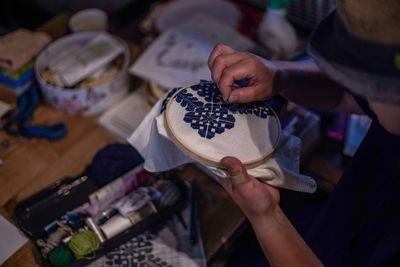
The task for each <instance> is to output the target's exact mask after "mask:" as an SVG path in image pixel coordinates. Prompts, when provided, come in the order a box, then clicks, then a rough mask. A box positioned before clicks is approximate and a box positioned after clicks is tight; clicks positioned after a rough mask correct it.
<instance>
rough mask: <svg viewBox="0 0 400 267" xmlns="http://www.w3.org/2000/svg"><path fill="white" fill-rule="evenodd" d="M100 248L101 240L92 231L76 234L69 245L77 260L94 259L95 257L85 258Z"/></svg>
mask: <svg viewBox="0 0 400 267" xmlns="http://www.w3.org/2000/svg"><path fill="white" fill-rule="evenodd" d="M99 247H100V240H99V238H98V237H97V236H96V234H95V233H93V232H92V231H90V230H87V231H82V232H79V233H77V234H75V235H74V236H73V237H72V238H71V240H70V241H69V243H68V248H69V249H70V250H71V251H72V253H73V254H74V256H75V258H77V259H80V258H87V259H93V258H94V257H95V256H94V255H93V256H90V257H85V256H86V255H88V254H90V253H93V252H95V251H96V250H97V249H98V248H99Z"/></svg>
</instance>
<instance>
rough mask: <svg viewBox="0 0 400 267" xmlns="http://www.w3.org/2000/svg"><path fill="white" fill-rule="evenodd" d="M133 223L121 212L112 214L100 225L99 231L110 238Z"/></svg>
mask: <svg viewBox="0 0 400 267" xmlns="http://www.w3.org/2000/svg"><path fill="white" fill-rule="evenodd" d="M132 225H133V223H132V221H131V220H130V219H129V218H126V217H124V216H122V215H121V214H117V215H114V216H113V217H111V219H109V220H108V221H107V222H106V223H104V224H103V225H101V226H100V229H101V231H102V232H103V234H104V236H105V237H106V238H107V239H110V238H112V237H114V236H116V235H117V234H119V233H121V232H123V231H125V230H126V229H128V228H129V227H131V226H132Z"/></svg>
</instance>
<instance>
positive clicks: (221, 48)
mask: <svg viewBox="0 0 400 267" xmlns="http://www.w3.org/2000/svg"><path fill="white" fill-rule="evenodd" d="M233 53H235V50H233V49H232V48H230V47H229V46H226V45H223V44H217V45H216V46H215V47H214V49H213V51H211V53H210V56H209V57H208V62H207V63H208V67H209V68H210V69H211V68H212V66H213V65H214V61H215V58H217V57H218V56H221V55H226V54H233Z"/></svg>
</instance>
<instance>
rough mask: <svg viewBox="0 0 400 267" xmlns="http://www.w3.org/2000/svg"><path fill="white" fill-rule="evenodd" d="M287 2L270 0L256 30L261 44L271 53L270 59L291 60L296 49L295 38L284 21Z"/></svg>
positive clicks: (293, 31)
mask: <svg viewBox="0 0 400 267" xmlns="http://www.w3.org/2000/svg"><path fill="white" fill-rule="evenodd" d="M288 2H289V1H288V0H270V1H269V2H268V8H267V10H266V11H265V14H264V17H263V20H262V22H261V23H260V26H259V28H258V31H257V34H258V38H259V40H260V41H261V43H262V44H263V45H264V46H266V47H267V48H269V49H270V50H271V52H272V59H283V60H285V59H286V60H287V59H291V58H292V57H293V55H294V53H295V51H296V48H297V36H296V32H295V30H294V28H293V26H292V25H291V24H290V23H289V22H288V21H287V19H286V9H285V5H286V4H287V3H288Z"/></svg>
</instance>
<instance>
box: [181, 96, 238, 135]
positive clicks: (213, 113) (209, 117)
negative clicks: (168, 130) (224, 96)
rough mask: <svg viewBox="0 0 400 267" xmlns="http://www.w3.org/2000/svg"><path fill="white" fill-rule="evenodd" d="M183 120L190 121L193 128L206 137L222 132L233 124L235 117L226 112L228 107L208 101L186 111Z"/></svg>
mask: <svg viewBox="0 0 400 267" xmlns="http://www.w3.org/2000/svg"><path fill="white" fill-rule="evenodd" d="M183 120H184V121H185V122H186V123H190V126H191V127H192V128H193V129H195V130H198V133H199V135H200V136H201V137H205V138H208V139H211V138H213V137H214V136H215V134H216V133H217V134H222V133H223V132H224V131H225V129H231V128H233V127H234V126H235V117H233V115H231V114H228V109H226V108H222V107H221V105H218V104H210V103H207V104H206V105H205V106H199V107H196V108H195V110H194V111H189V112H187V113H186V114H185V117H184V118H183Z"/></svg>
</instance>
